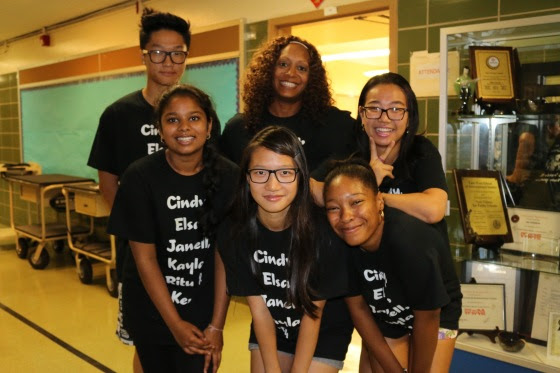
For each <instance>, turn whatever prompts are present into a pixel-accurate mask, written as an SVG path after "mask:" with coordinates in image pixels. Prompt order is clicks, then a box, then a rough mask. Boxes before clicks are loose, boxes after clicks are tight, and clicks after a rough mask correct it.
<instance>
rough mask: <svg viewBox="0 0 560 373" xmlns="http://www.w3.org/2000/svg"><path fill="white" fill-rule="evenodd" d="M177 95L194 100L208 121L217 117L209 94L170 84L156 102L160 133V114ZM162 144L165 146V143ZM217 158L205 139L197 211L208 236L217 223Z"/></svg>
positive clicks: (218, 175)
mask: <svg viewBox="0 0 560 373" xmlns="http://www.w3.org/2000/svg"><path fill="white" fill-rule="evenodd" d="M177 96H182V97H189V98H191V99H192V100H194V101H195V102H196V103H197V105H198V106H200V108H201V109H202V111H204V114H205V115H206V120H207V121H208V122H210V121H211V120H212V118H215V117H217V114H216V110H214V105H213V104H212V100H211V99H210V96H208V95H207V94H206V93H205V92H203V91H202V90H200V89H198V88H196V87H194V86H192V85H188V84H178V85H175V86H172V87H171V88H170V89H168V90H167V91H164V92H163V93H162V95H161V96H160V98H159V100H158V102H157V105H156V108H155V115H156V126H157V129H158V131H159V132H160V133H161V132H162V124H161V116H162V115H163V112H164V111H165V108H166V107H167V105H169V102H170V101H171V99H172V98H174V97H177ZM212 124H213V123H212ZM163 145H164V146H165V144H163ZM217 160H218V152H217V151H216V150H215V149H214V146H213V145H212V144H211V143H210V142H209V140H208V139H207V140H206V142H205V143H204V148H203V149H202V165H203V169H204V170H205V172H204V175H203V177H202V184H203V186H204V191H205V192H206V199H205V201H204V204H203V205H202V206H201V207H200V208H199V212H198V213H199V216H200V225H201V227H202V232H203V234H204V235H205V236H206V237H208V238H213V237H214V235H215V233H216V227H217V225H218V223H219V221H218V217H217V216H216V212H215V208H214V206H213V200H214V198H213V197H214V196H215V195H216V192H217V191H218V186H219V185H220V172H219V170H218V165H217Z"/></svg>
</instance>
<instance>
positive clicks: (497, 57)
mask: <svg viewBox="0 0 560 373" xmlns="http://www.w3.org/2000/svg"><path fill="white" fill-rule="evenodd" d="M469 55H470V59H471V70H472V75H473V78H475V79H477V82H476V92H477V97H479V98H481V99H482V101H485V102H497V103H499V102H511V101H512V100H514V99H515V68H514V66H515V65H514V63H513V49H512V48H511V47H479V46H471V47H469Z"/></svg>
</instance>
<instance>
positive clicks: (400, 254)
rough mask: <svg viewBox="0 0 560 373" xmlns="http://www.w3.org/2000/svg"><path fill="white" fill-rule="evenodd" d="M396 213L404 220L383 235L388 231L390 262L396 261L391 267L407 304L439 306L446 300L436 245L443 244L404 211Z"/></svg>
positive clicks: (434, 232) (417, 307) (419, 307)
mask: <svg viewBox="0 0 560 373" xmlns="http://www.w3.org/2000/svg"><path fill="white" fill-rule="evenodd" d="M400 216H401V217H403V218H404V219H403V220H401V221H400V222H399V223H397V224H396V226H393V227H391V229H390V230H387V232H384V235H385V234H386V233H387V234H388V237H387V238H388V239H389V244H390V250H391V257H392V261H393V262H394V263H398V265H397V266H396V267H395V268H396V271H397V275H398V277H399V279H400V280H401V282H402V284H403V289H404V291H405V296H406V299H407V303H408V304H409V305H410V307H411V308H412V309H414V310H432V309H437V308H441V307H443V306H444V305H446V304H447V303H449V301H450V299H449V296H448V294H447V289H446V288H445V282H444V278H443V275H442V272H441V263H440V261H441V258H440V256H439V252H438V248H437V246H438V245H443V246H445V243H444V242H443V239H442V237H441V235H440V234H439V232H438V231H437V230H436V229H434V228H433V227H432V226H430V225H428V224H425V223H423V222H421V221H419V220H418V219H415V218H412V217H410V216H408V215H406V214H404V213H403V214H401V215H400ZM386 226H387V225H386ZM399 232H401V233H399ZM402 232H407V233H406V234H402ZM384 239H385V237H384Z"/></svg>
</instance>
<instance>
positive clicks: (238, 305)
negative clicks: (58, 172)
mask: <svg viewBox="0 0 560 373" xmlns="http://www.w3.org/2000/svg"><path fill="white" fill-rule="evenodd" d="M49 252H50V254H51V262H50V264H49V265H48V266H47V268H45V269H44V270H34V269H32V268H31V266H30V265H29V263H28V262H27V261H26V260H22V259H19V258H18V257H17V256H16V254H15V250H14V246H13V245H10V246H0V371H2V372H4V373H12V372H78V371H79V372H99V371H105V372H110V371H115V372H131V371H132V364H131V361H132V354H133V350H132V348H130V347H127V346H125V345H123V344H122V343H121V342H119V341H118V340H117V338H116V337H115V336H114V330H115V320H116V313H117V302H116V299H114V298H111V297H110V296H109V294H108V293H107V291H106V289H105V283H104V281H105V279H104V277H103V276H100V277H97V278H96V279H95V280H94V283H93V284H92V285H83V284H82V283H81V282H80V281H79V279H78V276H77V274H76V271H75V267H74V264H73V262H72V260H71V257H70V254H69V251H68V249H65V250H64V251H63V252H62V253H58V254H57V253H54V252H53V251H52V250H50V249H49ZM18 317H19V318H18ZM22 320H23V321H22ZM24 321H25V322H24ZM26 322H27V323H26ZM249 323H250V313H249V310H248V307H247V306H246V305H245V304H243V303H242V302H233V303H232V304H231V306H230V310H229V313H228V320H227V323H226V328H225V331H224V338H225V347H224V351H223V363H222V366H221V369H220V371H221V372H224V373H245V372H248V371H249V353H248V351H247V340H248V331H249ZM32 325H35V327H36V328H41V329H42V330H43V331H44V333H47V334H48V333H50V335H51V337H52V338H51V339H49V338H47V337H46V336H45V335H44V333H40V332H39V331H37V329H35V328H33V327H32ZM53 339H58V341H59V343H56V342H55V341H53ZM61 344H62V345H64V344H66V346H67V348H64V347H62V346H61ZM69 349H70V350H71V349H75V351H74V352H71V351H70V350H69ZM359 352H360V340H359V337H358V336H356V335H355V336H354V340H353V342H352V345H351V346H350V350H349V353H348V356H347V359H346V362H345V369H344V372H357V370H358V369H357V366H358V360H359ZM80 356H81V357H80ZM88 361H89V362H88Z"/></svg>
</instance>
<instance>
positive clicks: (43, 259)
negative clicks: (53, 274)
mask: <svg viewBox="0 0 560 373" xmlns="http://www.w3.org/2000/svg"><path fill="white" fill-rule="evenodd" d="M35 251H37V247H34V248H32V249H31V250H30V251H29V256H28V257H27V260H28V261H29V264H31V267H33V269H44V268H45V267H46V266H47V265H48V264H49V260H50V259H51V258H50V256H49V253H48V251H47V250H45V249H43V250H42V251H41V255H39V260H37V261H34V259H33V256H34V255H35Z"/></svg>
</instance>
